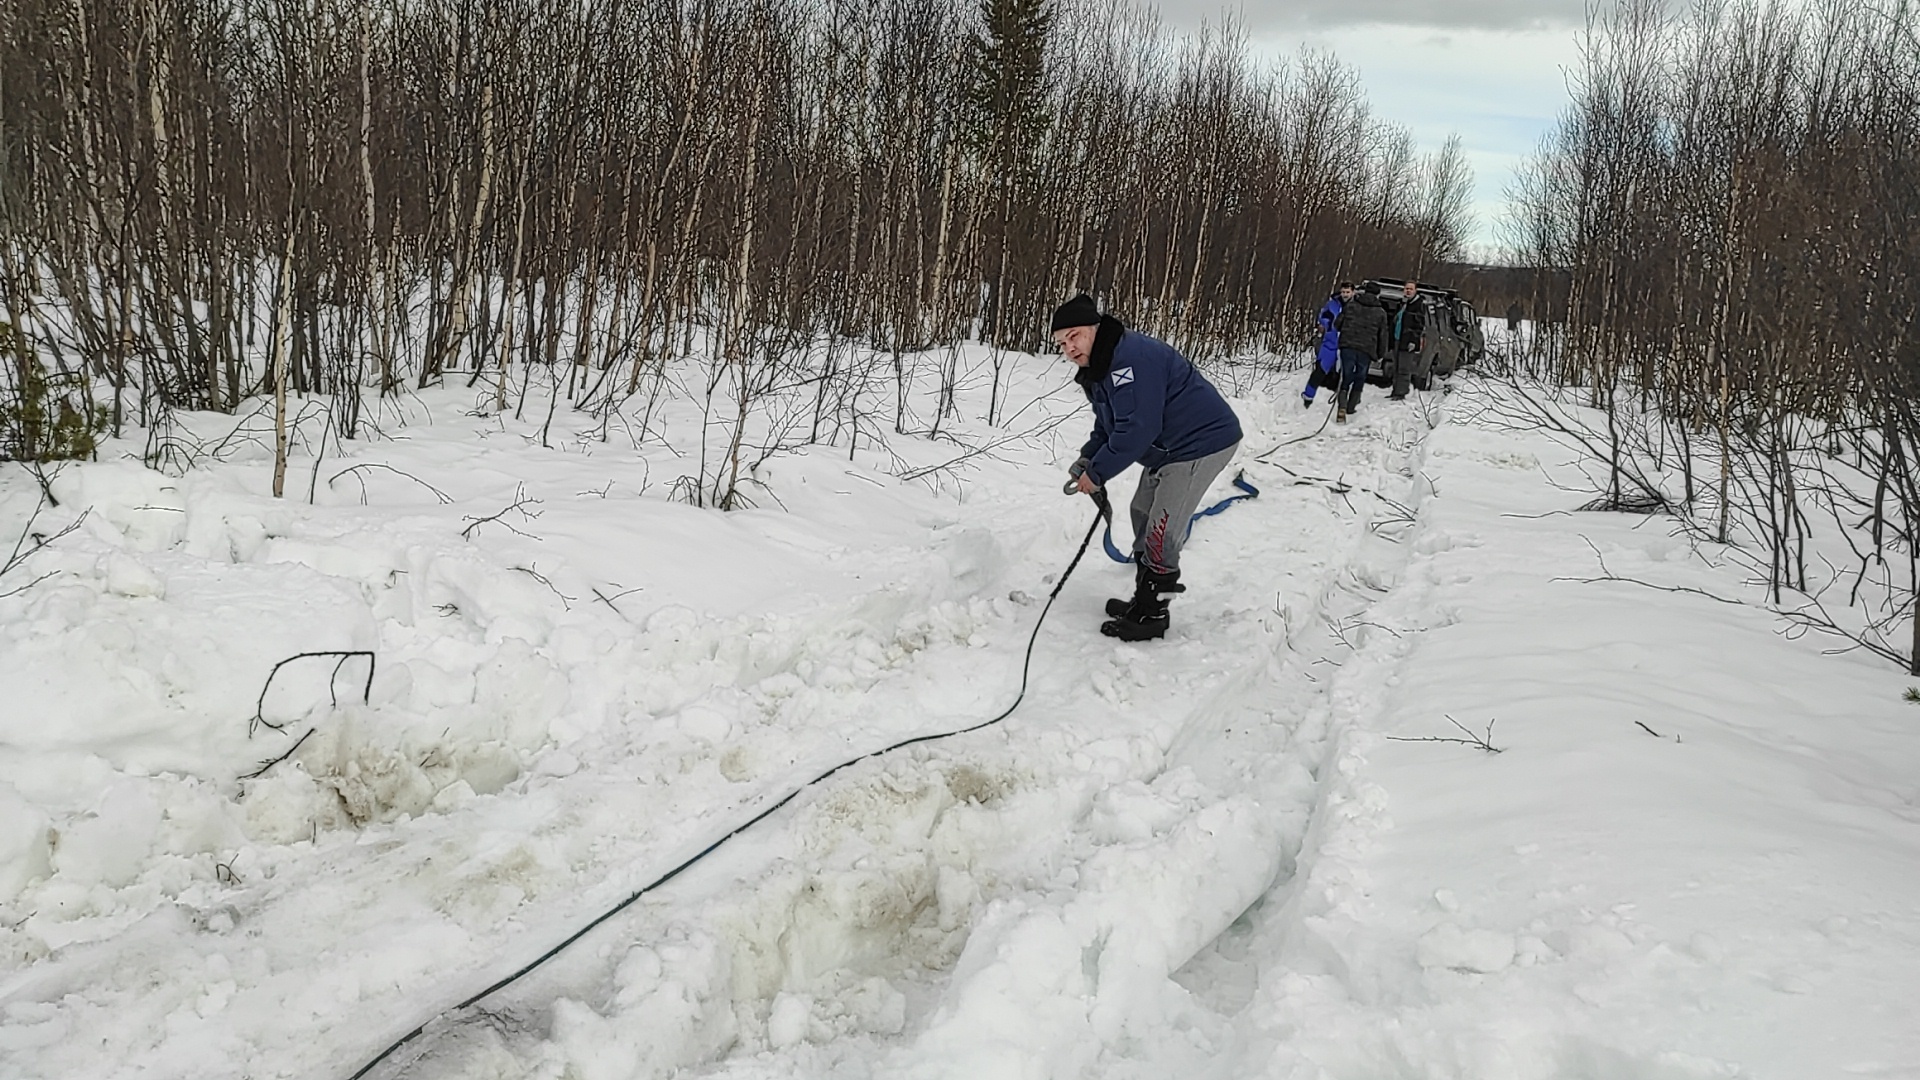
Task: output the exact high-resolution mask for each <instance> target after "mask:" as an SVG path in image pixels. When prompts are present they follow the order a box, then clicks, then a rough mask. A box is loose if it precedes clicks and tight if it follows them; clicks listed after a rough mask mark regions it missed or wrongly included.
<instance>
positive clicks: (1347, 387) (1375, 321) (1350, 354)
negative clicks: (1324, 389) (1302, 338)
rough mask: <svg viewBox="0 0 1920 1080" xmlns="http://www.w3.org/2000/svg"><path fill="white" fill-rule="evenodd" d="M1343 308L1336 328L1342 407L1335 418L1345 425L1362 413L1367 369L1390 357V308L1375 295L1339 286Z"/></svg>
mask: <svg viewBox="0 0 1920 1080" xmlns="http://www.w3.org/2000/svg"><path fill="white" fill-rule="evenodd" d="M1340 300H1341V302H1342V304H1343V306H1342V307H1341V309H1340V317H1339V318H1337V319H1335V320H1334V325H1335V326H1336V327H1338V328H1339V331H1340V404H1339V411H1338V412H1336V413H1335V414H1334V419H1335V420H1336V421H1338V422H1340V423H1342V424H1344V423H1346V422H1347V417H1348V416H1349V415H1351V414H1353V413H1356V412H1358V411H1360V390H1361V388H1363V387H1365V386H1366V385H1367V368H1369V367H1371V366H1372V365H1373V362H1374V361H1375V360H1377V359H1379V358H1380V357H1383V356H1386V355H1387V309H1386V307H1385V306H1384V305H1383V304H1381V303H1380V298H1379V297H1377V296H1375V295H1373V294H1372V293H1363V292H1355V291H1354V288H1353V286H1351V285H1342V286H1341V287H1340Z"/></svg>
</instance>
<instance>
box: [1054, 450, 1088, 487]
mask: <svg viewBox="0 0 1920 1080" xmlns="http://www.w3.org/2000/svg"><path fill="white" fill-rule="evenodd" d="M1089 464H1091V462H1089V461H1088V460H1087V459H1086V458H1081V459H1080V460H1079V461H1076V462H1074V463H1073V465H1072V466H1071V467H1070V468H1068V469H1067V482H1066V483H1065V484H1062V485H1060V493H1061V494H1062V495H1075V494H1078V493H1079V491H1080V478H1081V477H1082V476H1085V475H1086V473H1087V466H1088V465H1089Z"/></svg>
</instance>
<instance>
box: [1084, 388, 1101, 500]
mask: <svg viewBox="0 0 1920 1080" xmlns="http://www.w3.org/2000/svg"><path fill="white" fill-rule="evenodd" d="M1087 400H1088V402H1089V403H1091V402H1092V400H1093V395H1091V394H1089V395H1087ZM1105 445H1107V422H1106V421H1105V420H1102V419H1101V418H1100V410H1099V409H1095V410H1093V435H1092V436H1090V437H1089V438H1088V439H1087V441H1086V444H1085V445H1083V446H1081V447H1080V456H1081V457H1083V458H1088V459H1091V458H1092V457H1093V455H1095V454H1097V453H1099V452H1100V448H1101V447H1103V446H1105ZM1094 482H1095V483H1099V482H1100V481H1099V478H1098V477H1095V478H1094Z"/></svg>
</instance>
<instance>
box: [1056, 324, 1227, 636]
mask: <svg viewBox="0 0 1920 1080" xmlns="http://www.w3.org/2000/svg"><path fill="white" fill-rule="evenodd" d="M1052 332H1053V340H1054V344H1056V345H1058V346H1059V347H1060V351H1061V352H1062V353H1064V354H1065V355H1066V357H1067V358H1068V359H1069V360H1072V361H1073V363H1074V365H1075V366H1076V367H1078V368H1079V370H1078V371H1076V372H1074V375H1073V379H1074V382H1076V383H1078V384H1080V388H1081V389H1082V390H1083V391H1085V392H1086V395H1087V402H1088V403H1089V404H1090V405H1092V406H1093V435H1092V437H1091V438H1089V439H1088V440H1087V442H1086V445H1085V446H1083V447H1081V448H1080V460H1079V461H1076V462H1074V464H1073V468H1072V469H1071V470H1069V474H1070V476H1071V479H1070V480H1069V487H1070V489H1072V490H1078V491H1080V492H1083V493H1086V494H1092V493H1093V492H1094V491H1095V490H1097V489H1100V488H1103V487H1105V486H1106V483H1107V481H1109V480H1111V479H1113V478H1114V477H1115V476H1117V475H1119V474H1120V473H1121V472H1122V471H1124V470H1125V469H1126V468H1127V466H1129V465H1135V464H1138V465H1139V466H1140V467H1141V468H1142V469H1144V470H1145V473H1144V475H1142V476H1141V478H1140V487H1139V490H1138V491H1136V492H1135V493H1134V496H1133V505H1132V506H1131V508H1130V510H1131V513H1132V517H1133V560H1134V591H1133V599H1132V600H1109V601H1107V614H1108V615H1109V616H1111V618H1109V619H1108V620H1107V621H1106V622H1104V623H1102V624H1101V625H1100V632H1101V633H1103V634H1105V635H1107V636H1108V637H1117V638H1120V639H1122V640H1125V641H1146V640H1149V639H1152V638H1157V637H1162V636H1164V635H1165V634H1166V632H1167V626H1168V618H1167V603H1168V600H1169V599H1170V598H1171V597H1172V596H1173V595H1174V594H1175V593H1181V592H1185V591H1186V586H1184V585H1182V584H1180V549H1181V548H1182V547H1184V546H1185V545H1186V541H1187V528H1188V526H1189V525H1190V524H1191V522H1192V520H1193V512H1194V510H1195V509H1197V508H1198V507H1199V505H1200V499H1201V498H1202V497H1203V496H1204V495H1205V494H1206V491H1207V485H1209V484H1211V483H1212V482H1213V479H1214V477H1216V476H1218V475H1220V470H1222V469H1224V468H1226V465H1227V462H1228V461H1229V460H1231V459H1232V458H1233V452H1234V451H1235V450H1236V449H1238V448H1239V446H1240V418H1239V417H1237V416H1235V415H1234V414H1233V410H1232V409H1231V408H1229V407H1228V405H1227V402H1226V399H1225V398H1223V397H1221V396H1220V392H1219V391H1218V390H1216V389H1214V388H1213V384H1212V383H1210V382H1208V381H1207V380H1206V377H1205V376H1204V375H1201V374H1200V372H1198V371H1196V370H1195V369H1194V366H1193V365H1192V364H1191V363H1189V362H1188V360H1187V358H1186V357H1184V356H1181V355H1180V353H1179V351H1178V350H1176V349H1174V348H1173V346H1171V345H1168V344H1167V343H1166V342H1164V341H1159V340H1156V339H1154V338H1150V337H1148V336H1147V335H1145V334H1142V333H1140V332H1138V331H1136V330H1129V329H1127V328H1126V326H1124V325H1123V324H1122V323H1121V322H1120V320H1118V319H1116V318H1114V317H1113V316H1111V315H1102V314H1100V310H1099V308H1098V307H1096V306H1095V304H1094V302H1093V298H1092V297H1090V296H1087V295H1086V294H1084V293H1082V294H1081V295H1079V296H1076V297H1074V298H1073V299H1071V300H1069V301H1067V302H1066V303H1064V304H1062V305H1060V307H1059V308H1058V309H1057V310H1056V311H1054V313H1053V324H1052Z"/></svg>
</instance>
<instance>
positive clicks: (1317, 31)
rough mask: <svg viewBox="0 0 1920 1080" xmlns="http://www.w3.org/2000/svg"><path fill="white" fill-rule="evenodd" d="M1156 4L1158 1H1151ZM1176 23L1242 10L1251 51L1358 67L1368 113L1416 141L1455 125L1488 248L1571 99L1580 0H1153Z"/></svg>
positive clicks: (1425, 143)
mask: <svg viewBox="0 0 1920 1080" xmlns="http://www.w3.org/2000/svg"><path fill="white" fill-rule="evenodd" d="M1147 2H1148V3H1154V2H1155V0H1147ZM1155 6H1157V7H1158V8H1159V11H1160V14H1161V18H1162V20H1163V21H1164V23H1165V24H1166V26H1167V28H1168V29H1170V30H1173V31H1176V32H1181V31H1192V30H1197V29H1199V28H1200V27H1201V25H1202V24H1204V23H1211V24H1214V25H1218V24H1219V23H1220V21H1221V20H1222V18H1223V17H1224V16H1226V15H1227V14H1229V13H1232V14H1235V15H1237V16H1238V17H1239V20H1240V22H1241V24H1242V25H1243V26H1244V27H1245V29H1246V31H1247V34H1248V37H1249V38H1250V39H1251V42H1252V45H1253V47H1254V49H1255V50H1256V51H1257V52H1258V53H1260V54H1263V55H1267V56H1274V57H1288V56H1293V55H1296V54H1297V53H1298V52H1299V50H1300V49H1301V47H1302V46H1309V47H1312V48H1315V49H1319V50H1322V51H1326V52H1331V53H1333V54H1334V55H1335V56H1337V57H1339V58H1340V59H1341V60H1342V61H1343V62H1345V63H1346V64H1347V65H1348V66H1350V67H1352V68H1354V69H1356V70H1357V71H1358V72H1359V74H1360V78H1361V80H1362V82H1363V83H1364V84H1365V86H1366V93H1367V100H1368V101H1369V102H1370V103H1371V104H1372V106H1373V111H1374V113H1375V115H1377V116H1379V117H1381V118H1382V119H1385V120H1389V121H1393V122H1395V123H1398V124H1401V125H1404V126H1405V127H1407V128H1408V129H1409V130H1411V131H1412V132H1413V136H1414V138H1415V139H1416V140H1417V141H1418V142H1419V144H1420V147H1421V149H1422V150H1433V149H1435V148H1437V147H1439V146H1440V144H1441V143H1442V142H1444V141H1445V140H1446V138H1447V136H1448V135H1449V134H1451V133H1453V132H1456V131H1457V132H1459V133H1460V138H1461V142H1462V145H1463V148H1464V149H1465V150H1466V153H1467V159H1468V161H1469V162H1470V163H1471V164H1472V166H1473V171H1474V185H1475V191H1474V214H1475V218H1476V221H1475V231H1474V238H1475V242H1476V244H1477V246H1479V247H1480V248H1482V249H1483V250H1487V251H1490V249H1491V248H1492V246H1493V244H1494V241H1495V239H1496V224H1497V221H1498V218H1499V216H1500V213H1501V207H1502V205H1503V204H1504V202H1505V193H1506V190H1507V187H1508V185H1509V184H1510V183H1511V182H1512V179H1513V175H1514V170H1515V168H1516V167H1517V166H1518V165H1519V164H1520V162H1521V161H1522V160H1523V159H1525V158H1526V157H1527V156H1528V155H1530V154H1531V153H1532V152H1533V150H1534V148H1535V146H1536V145H1537V144H1538V143H1539V140H1540V137H1541V136H1542V135H1543V134H1545V133H1546V132H1547V130H1548V129H1549V128H1550V127H1551V126H1552V124H1553V122H1554V120H1555V118H1556V117H1557V116H1558V115H1559V113H1560V110H1561V109H1562V108H1563V107H1564V106H1565V105H1566V102H1567V81H1566V74H1567V71H1568V70H1569V69H1571V68H1572V67H1573V66H1574V64H1575V63H1576V62H1577V60H1578V58H1579V44H1578V40H1577V38H1578V35H1579V33H1580V31H1581V30H1582V28H1583V27H1584V25H1585V18H1586V17H1585V2H1584V0H1447V2H1444V3H1441V2H1433V0H1355V2H1338V0H1245V2H1243V3H1233V2H1231V0H1157V4H1155Z"/></svg>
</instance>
